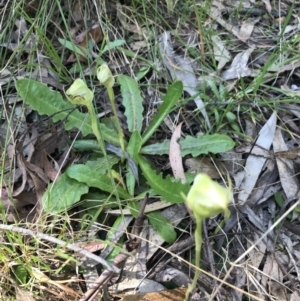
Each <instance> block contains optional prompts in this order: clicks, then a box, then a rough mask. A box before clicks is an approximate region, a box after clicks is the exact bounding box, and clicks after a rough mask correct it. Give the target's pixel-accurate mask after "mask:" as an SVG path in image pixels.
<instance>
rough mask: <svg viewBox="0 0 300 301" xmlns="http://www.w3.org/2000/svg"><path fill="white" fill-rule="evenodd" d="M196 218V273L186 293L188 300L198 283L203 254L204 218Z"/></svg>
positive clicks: (186, 299)
mask: <svg viewBox="0 0 300 301" xmlns="http://www.w3.org/2000/svg"><path fill="white" fill-rule="evenodd" d="M195 218H196V230H195V244H196V246H195V252H196V260H195V266H196V269H195V274H194V279H193V282H192V283H191V284H190V285H189V287H188V289H187V291H186V293H185V301H188V299H189V294H190V293H191V292H192V291H193V289H194V288H195V287H196V285H197V280H198V278H199V274H200V255H201V247H202V221H203V219H202V218H199V217H198V218H197V217H195Z"/></svg>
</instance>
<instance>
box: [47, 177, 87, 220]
mask: <svg viewBox="0 0 300 301" xmlns="http://www.w3.org/2000/svg"><path fill="white" fill-rule="evenodd" d="M88 190H89V187H88V186H87V185H86V184H84V183H79V182H78V181H76V180H74V179H71V178H69V177H68V176H67V175H66V174H63V175H62V176H61V177H60V178H59V179H58V180H57V181H56V182H55V183H52V184H50V185H49V186H48V188H47V190H46V192H45V193H44V195H43V198H42V204H43V209H44V211H45V212H46V213H51V214H54V213H59V212H62V211H65V210H68V209H70V208H71V207H72V206H73V205H74V204H75V203H77V202H78V201H79V200H80V197H81V196H82V195H83V194H85V193H87V192H88Z"/></svg>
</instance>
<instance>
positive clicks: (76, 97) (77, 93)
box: [66, 78, 105, 154]
mask: <svg viewBox="0 0 300 301" xmlns="http://www.w3.org/2000/svg"><path fill="white" fill-rule="evenodd" d="M66 95H67V97H68V99H69V101H70V102H71V103H73V104H75V105H82V106H86V107H87V109H88V112H89V115H90V117H91V121H92V130H93V133H94V135H95V136H96V138H97V142H98V144H99V146H100V149H101V151H102V153H103V154H105V147H104V142H103V139H102V137H101V132H100V131H99V128H98V122H97V117H96V113H95V110H94V107H93V105H92V102H93V98H94V92H93V91H91V90H90V89H89V88H88V87H87V85H86V83H85V82H84V81H83V80H82V79H79V78H78V79H76V80H75V81H74V83H73V84H72V85H71V87H70V88H69V89H68V90H67V91H66Z"/></svg>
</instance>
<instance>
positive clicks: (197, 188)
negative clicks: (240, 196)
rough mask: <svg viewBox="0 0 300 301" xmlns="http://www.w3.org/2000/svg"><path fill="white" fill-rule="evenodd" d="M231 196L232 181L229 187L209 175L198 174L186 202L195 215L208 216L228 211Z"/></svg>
mask: <svg viewBox="0 0 300 301" xmlns="http://www.w3.org/2000/svg"><path fill="white" fill-rule="evenodd" d="M231 197H232V193H231V183H230V184H229V188H226V187H223V186H221V185H220V184H218V183H217V182H215V181H213V180H212V179H211V178H210V177H209V176H208V175H206V174H198V175H197V176H196V178H195V180H194V184H193V186H192V187H191V189H190V191H189V193H188V195H187V198H186V202H187V205H188V206H189V208H190V209H191V210H192V211H193V213H194V215H195V217H200V218H208V217H211V216H212V215H215V214H218V213H221V212H224V211H226V210H227V207H228V204H229V203H230V201H231Z"/></svg>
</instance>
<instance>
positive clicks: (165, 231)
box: [147, 212, 176, 243]
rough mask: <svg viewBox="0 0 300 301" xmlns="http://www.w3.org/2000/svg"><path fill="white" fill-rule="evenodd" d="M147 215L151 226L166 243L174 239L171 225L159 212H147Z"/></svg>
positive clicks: (174, 235)
mask: <svg viewBox="0 0 300 301" xmlns="http://www.w3.org/2000/svg"><path fill="white" fill-rule="evenodd" d="M147 217H148V219H149V221H150V224H151V225H152V226H153V228H154V229H155V230H156V231H157V232H158V233H159V235H160V236H161V237H162V238H163V239H164V240H165V241H166V242H167V243H172V242H174V241H175V240H176V232H175V230H174V227H173V225H172V224H171V223H170V222H169V221H168V220H167V219H166V218H165V217H164V216H163V215H162V214H161V213H160V212H150V213H147Z"/></svg>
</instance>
